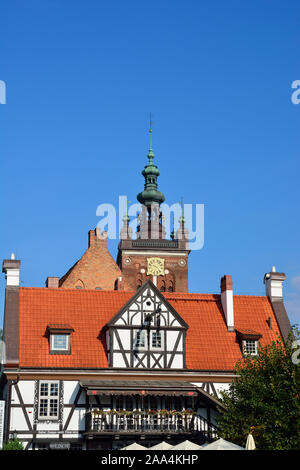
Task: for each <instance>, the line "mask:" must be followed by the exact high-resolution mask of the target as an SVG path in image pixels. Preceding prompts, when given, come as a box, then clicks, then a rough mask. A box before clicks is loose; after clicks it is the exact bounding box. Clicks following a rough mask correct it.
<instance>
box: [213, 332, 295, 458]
mask: <svg viewBox="0 0 300 470" xmlns="http://www.w3.org/2000/svg"><path fill="white" fill-rule="evenodd" d="M297 338H299V332H298V330H297V329H296V328H294V332H293V333H291V334H290V336H289V338H288V340H287V341H286V342H283V340H282V339H281V338H278V340H277V341H273V342H272V344H270V345H268V346H266V347H263V348H259V354H258V356H255V357H254V356H246V357H244V359H243V360H242V361H240V362H238V363H237V364H236V374H237V378H236V380H235V381H234V382H233V383H232V384H231V385H230V388H229V390H228V391H225V392H223V393H222V399H221V401H222V403H223V405H224V406H225V407H226V411H224V410H222V409H219V412H220V415H219V418H218V426H219V428H220V435H221V437H223V438H224V439H227V440H229V441H231V442H234V443H236V444H239V445H241V446H243V447H245V444H246V440H247V435H248V434H249V432H250V431H251V432H252V435H253V437H254V440H255V444H256V448H257V449H270V450H292V449H300V364H299V360H297V361H295V360H292V355H293V353H294V356H293V357H294V358H295V349H294V348H295V343H294V345H293V342H294V341H295V340H297ZM293 347H294V348H293ZM296 347H297V346H296ZM298 347H299V346H298ZM297 357H298V358H299V354H298V356H297ZM296 362H298V364H297V363H296Z"/></svg>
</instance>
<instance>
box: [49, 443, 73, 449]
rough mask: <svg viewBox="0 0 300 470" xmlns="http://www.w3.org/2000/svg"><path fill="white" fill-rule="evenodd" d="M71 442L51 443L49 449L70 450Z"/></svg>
mask: <svg viewBox="0 0 300 470" xmlns="http://www.w3.org/2000/svg"><path fill="white" fill-rule="evenodd" d="M70 447H71V444H70V442H50V444H49V449H51V450H70Z"/></svg>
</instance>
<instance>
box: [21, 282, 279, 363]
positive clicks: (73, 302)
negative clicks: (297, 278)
mask: <svg viewBox="0 0 300 470" xmlns="http://www.w3.org/2000/svg"><path fill="white" fill-rule="evenodd" d="M133 295H134V292H125V291H98V290H77V289H47V288H34V287H21V288H20V310H19V315H20V344H19V351H20V367H41V368H48V367H51V368H53V367H54V368H55V367H59V368H69V367H70V368H107V367H108V361H107V355H106V348H105V337H104V332H103V327H104V326H105V325H106V323H107V322H108V321H109V320H110V319H111V318H112V317H113V316H114V315H115V314H116V313H117V312H118V311H119V310H120V309H121V307H122V306H123V305H124V304H125V303H126V302H127V301H128V300H129V299H130V298H131V297H132V296H133ZM164 296H165V298H166V299H167V300H168V301H169V302H170V304H171V305H172V306H173V307H174V308H175V310H176V311H177V312H178V314H179V315H180V316H181V317H182V318H183V320H184V321H185V322H186V323H187V324H188V325H189V329H188V330H187V337H186V362H187V368H188V369H196V370H224V371H227V370H228V371H230V370H233V368H234V365H235V363H236V362H237V361H238V360H239V359H240V358H241V350H240V346H239V343H238V342H237V339H236V334H235V333H233V332H228V331H227V327H226V324H225V320H224V315H223V312H222V307H221V298H220V295H210V294H189V293H165V294H164ZM233 299H234V300H233V303H234V319H235V327H236V329H238V330H244V329H247V330H253V331H255V332H257V333H260V334H261V335H262V337H261V339H260V343H261V344H262V345H265V344H268V343H270V342H271V341H272V340H273V339H276V338H277V335H278V334H279V328H278V325H277V321H276V318H275V315H274V313H273V309H272V306H271V304H270V301H269V300H268V298H267V297H258V296H243V295H235V296H234V297H233ZM269 317H271V324H272V330H271V329H269V326H268V323H267V321H268V319H269ZM50 323H51V324H53V323H57V324H68V325H71V326H72V328H73V329H74V331H73V332H72V333H71V354H70V355H51V354H49V343H48V337H47V325H49V324H50Z"/></svg>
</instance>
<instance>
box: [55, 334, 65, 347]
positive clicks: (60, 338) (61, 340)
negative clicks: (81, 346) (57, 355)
mask: <svg viewBox="0 0 300 470" xmlns="http://www.w3.org/2000/svg"><path fill="white" fill-rule="evenodd" d="M52 344H53V349H67V348H68V341H67V335H53V343H52Z"/></svg>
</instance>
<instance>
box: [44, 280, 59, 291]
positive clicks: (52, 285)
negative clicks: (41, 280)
mask: <svg viewBox="0 0 300 470" xmlns="http://www.w3.org/2000/svg"><path fill="white" fill-rule="evenodd" d="M46 287H48V288H50V289H58V287H59V277H47V279H46Z"/></svg>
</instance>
